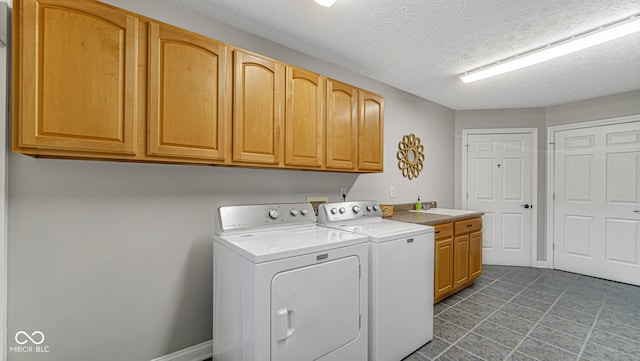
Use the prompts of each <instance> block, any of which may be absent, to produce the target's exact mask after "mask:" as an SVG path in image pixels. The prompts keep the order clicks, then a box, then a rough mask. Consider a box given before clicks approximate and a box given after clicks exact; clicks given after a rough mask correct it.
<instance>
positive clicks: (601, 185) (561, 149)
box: [553, 121, 640, 285]
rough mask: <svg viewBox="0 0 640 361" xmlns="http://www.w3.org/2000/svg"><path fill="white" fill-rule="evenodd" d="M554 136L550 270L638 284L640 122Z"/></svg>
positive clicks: (572, 130)
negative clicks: (552, 265)
mask: <svg viewBox="0 0 640 361" xmlns="http://www.w3.org/2000/svg"><path fill="white" fill-rule="evenodd" d="M554 134H555V139H554V143H555V154H554V167H555V168H554V192H555V201H554V208H553V209H554V219H553V221H554V222H553V223H554V230H553V232H554V233H553V237H554V247H553V255H554V267H555V268H557V269H562V270H567V271H571V272H577V273H582V274H587V275H592V276H596V277H602V278H606V279H611V280H615V281H621V282H626V283H632V284H636V285H640V122H638V121H636V122H630V123H622V124H614V125H604V126H598V127H590V128H581V129H570V130H563V131H558V132H555V133H554Z"/></svg>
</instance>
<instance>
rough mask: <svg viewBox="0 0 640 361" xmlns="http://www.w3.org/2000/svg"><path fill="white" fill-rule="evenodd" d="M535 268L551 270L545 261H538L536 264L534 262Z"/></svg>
mask: <svg viewBox="0 0 640 361" xmlns="http://www.w3.org/2000/svg"><path fill="white" fill-rule="evenodd" d="M536 267H537V268H551V267H549V262H547V261H538V262H536Z"/></svg>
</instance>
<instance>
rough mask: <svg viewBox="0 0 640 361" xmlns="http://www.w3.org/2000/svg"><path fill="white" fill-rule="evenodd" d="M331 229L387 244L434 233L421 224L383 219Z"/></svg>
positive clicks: (336, 226) (347, 224)
mask: <svg viewBox="0 0 640 361" xmlns="http://www.w3.org/2000/svg"><path fill="white" fill-rule="evenodd" d="M331 227H334V228H337V229H340V230H344V231H349V232H355V233H359V234H364V235H366V236H368V237H369V239H370V240H371V241H373V242H386V241H390V240H393V239H397V238H402V237H411V236H415V235H418V234H424V233H433V227H431V226H425V225H421V224H414V223H405V222H398V221H392V220H388V219H381V220H376V221H365V222H349V223H344V224H331Z"/></svg>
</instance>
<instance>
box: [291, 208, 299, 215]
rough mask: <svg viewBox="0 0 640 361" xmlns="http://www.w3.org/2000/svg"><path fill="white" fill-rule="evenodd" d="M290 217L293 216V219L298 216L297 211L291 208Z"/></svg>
mask: <svg viewBox="0 0 640 361" xmlns="http://www.w3.org/2000/svg"><path fill="white" fill-rule="evenodd" d="M291 215H292V216H294V217H295V216H297V215H298V210H297V209H293V208H291Z"/></svg>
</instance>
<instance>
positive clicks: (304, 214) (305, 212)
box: [300, 208, 309, 216]
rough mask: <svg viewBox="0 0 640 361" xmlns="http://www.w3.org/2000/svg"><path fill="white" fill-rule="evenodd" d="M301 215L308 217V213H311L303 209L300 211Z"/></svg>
mask: <svg viewBox="0 0 640 361" xmlns="http://www.w3.org/2000/svg"><path fill="white" fill-rule="evenodd" d="M300 213H301V214H302V215H303V216H306V215H307V213H309V211H307V209H306V208H302V209H301V210H300Z"/></svg>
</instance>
